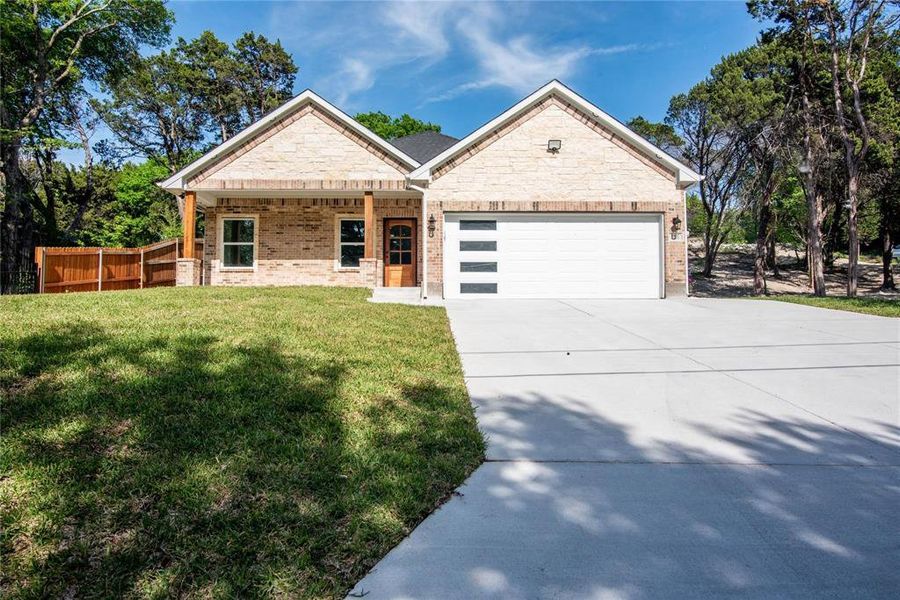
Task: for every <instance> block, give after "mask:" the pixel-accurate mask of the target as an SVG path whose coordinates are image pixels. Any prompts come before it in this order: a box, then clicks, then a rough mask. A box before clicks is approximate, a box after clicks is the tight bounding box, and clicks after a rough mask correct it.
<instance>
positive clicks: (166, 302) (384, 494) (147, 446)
mask: <svg viewBox="0 0 900 600" xmlns="http://www.w3.org/2000/svg"><path fill="white" fill-rule="evenodd" d="M366 296H367V292H366V291H364V290H358V289H338V288H269V289H259V288H256V289H235V288H192V289H173V288H169V289H156V290H146V291H132V292H107V293H83V294H69V295H47V296H31V297H22V296H20V297H4V298H2V299H0V386H2V390H3V397H2V415H0V416H2V423H0V425H2V435H3V437H2V453H0V472H2V475H0V506H2V528H3V532H2V547H0V552H2V562H3V564H2V566H0V596H4V597H57V598H59V597H72V598H82V597H120V596H130V597H164V596H192V597H253V596H287V597H297V596H299V597H340V596H343V595H344V594H345V593H346V592H347V591H348V590H349V588H350V587H351V586H352V585H353V584H354V583H355V581H356V580H357V579H359V578H360V577H361V576H362V575H363V574H365V572H366V571H367V570H368V569H369V568H370V567H371V566H372V565H373V564H375V562H376V561H377V560H378V559H379V558H380V557H381V556H383V555H384V554H385V552H387V551H388V550H389V549H390V548H391V547H392V546H394V545H395V544H397V543H398V542H399V541H400V540H401V539H402V538H403V537H404V535H405V534H406V533H408V532H409V531H410V530H411V529H412V527H414V526H415V525H416V524H417V523H418V522H419V521H420V520H421V519H422V518H423V517H424V516H425V515H427V514H428V513H429V512H430V511H431V510H432V509H434V507H435V506H437V505H438V504H440V502H441V501H442V500H443V499H444V498H446V497H447V495H448V494H449V493H450V492H451V491H452V490H453V488H454V487H456V486H457V485H458V484H460V483H461V482H462V481H463V479H464V478H465V477H466V476H467V475H468V474H469V473H470V472H471V471H472V470H473V469H474V468H475V467H476V466H477V465H478V464H479V462H480V461H481V459H482V455H483V443H482V440H481V437H480V435H479V433H478V431H477V429H476V426H475V419H474V416H473V411H472V408H471V406H470V404H469V400H468V396H467V393H466V389H465V386H464V384H463V379H462V373H461V369H460V364H459V358H458V356H457V354H456V350H455V348H454V344H453V339H452V337H451V335H450V331H449V327H448V323H447V317H446V314H445V312H444V310H443V309H440V308H422V307H410V306H395V305H394V306H392V305H383V304H371V303H368V302H366Z"/></svg>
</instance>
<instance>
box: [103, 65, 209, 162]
mask: <svg viewBox="0 0 900 600" xmlns="http://www.w3.org/2000/svg"><path fill="white" fill-rule="evenodd" d="M195 80H196V77H195V73H194V71H193V70H192V69H191V68H190V66H189V65H188V63H187V61H186V60H185V57H184V52H183V50H182V49H181V48H178V47H176V48H175V49H173V50H171V51H167V52H161V53H160V54H156V55H153V56H148V57H144V58H141V59H139V60H137V61H135V63H134V65H133V67H132V69H131V71H130V72H129V73H128V74H127V75H126V76H124V77H121V78H119V79H118V80H117V81H115V82H114V83H113V84H112V85H110V86H109V93H110V96H111V98H110V99H109V100H106V101H102V102H100V101H98V102H95V103H94V106H95V107H96V109H97V112H98V113H99V114H100V115H101V116H102V117H103V120H104V121H105V122H106V124H107V125H108V126H109V128H110V130H111V131H112V132H113V134H114V135H115V137H116V141H117V142H116V143H111V144H108V145H106V146H105V148H104V151H105V153H106V154H107V155H108V156H110V157H114V158H116V159H123V158H131V157H146V158H149V159H150V160H154V161H157V162H159V163H161V164H164V165H165V166H166V168H167V169H168V170H169V173H170V174H171V173H175V172H176V171H178V169H180V168H181V167H182V166H184V165H185V164H186V163H187V162H188V158H189V157H190V156H193V155H194V153H195V152H196V151H197V149H198V148H199V147H200V145H201V143H202V142H203V140H204V139H205V136H206V134H207V131H208V127H209V120H208V118H207V114H206V113H205V112H204V111H203V109H202V106H201V103H200V98H199V95H198V90H197V87H196V86H195V85H194V82H195Z"/></svg>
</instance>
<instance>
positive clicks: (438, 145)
mask: <svg viewBox="0 0 900 600" xmlns="http://www.w3.org/2000/svg"><path fill="white" fill-rule="evenodd" d="M458 141H459V139H458V138H455V137H450V136H449V135H444V134H443V133H440V132H437V131H420V132H419V133H414V134H412V135H405V136H403V137H399V138H395V139H393V140H391V143H392V144H393V145H394V146H395V147H396V148H399V149H400V150H402V151H403V152H406V153H407V154H408V155H409V156H412V157H413V158H414V159H416V160H417V161H419V162H422V163H423V162H426V161H427V160H430V159H431V158H434V157H435V156H437V155H438V154H440V153H441V152H443V151H444V150H446V149H447V148H449V147H450V146H452V145H453V144H455V143H456V142H458Z"/></svg>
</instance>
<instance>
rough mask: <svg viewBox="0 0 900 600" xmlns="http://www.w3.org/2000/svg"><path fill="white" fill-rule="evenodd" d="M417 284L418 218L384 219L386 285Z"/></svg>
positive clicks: (402, 285) (406, 285)
mask: <svg viewBox="0 0 900 600" xmlns="http://www.w3.org/2000/svg"><path fill="white" fill-rule="evenodd" d="M415 285H416V220H415V219H385V221H384V287H415Z"/></svg>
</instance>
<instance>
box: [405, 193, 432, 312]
mask: <svg viewBox="0 0 900 600" xmlns="http://www.w3.org/2000/svg"><path fill="white" fill-rule="evenodd" d="M406 187H407V188H409V189H411V190H415V191H417V192H421V194H422V219H421V226H420V228H419V229H420V231H421V233H422V300H427V299H428V190H427V189H426V188H423V187H421V186H418V185H413V184H412V183H410V181H409V180H408V179H407V183H406Z"/></svg>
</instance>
